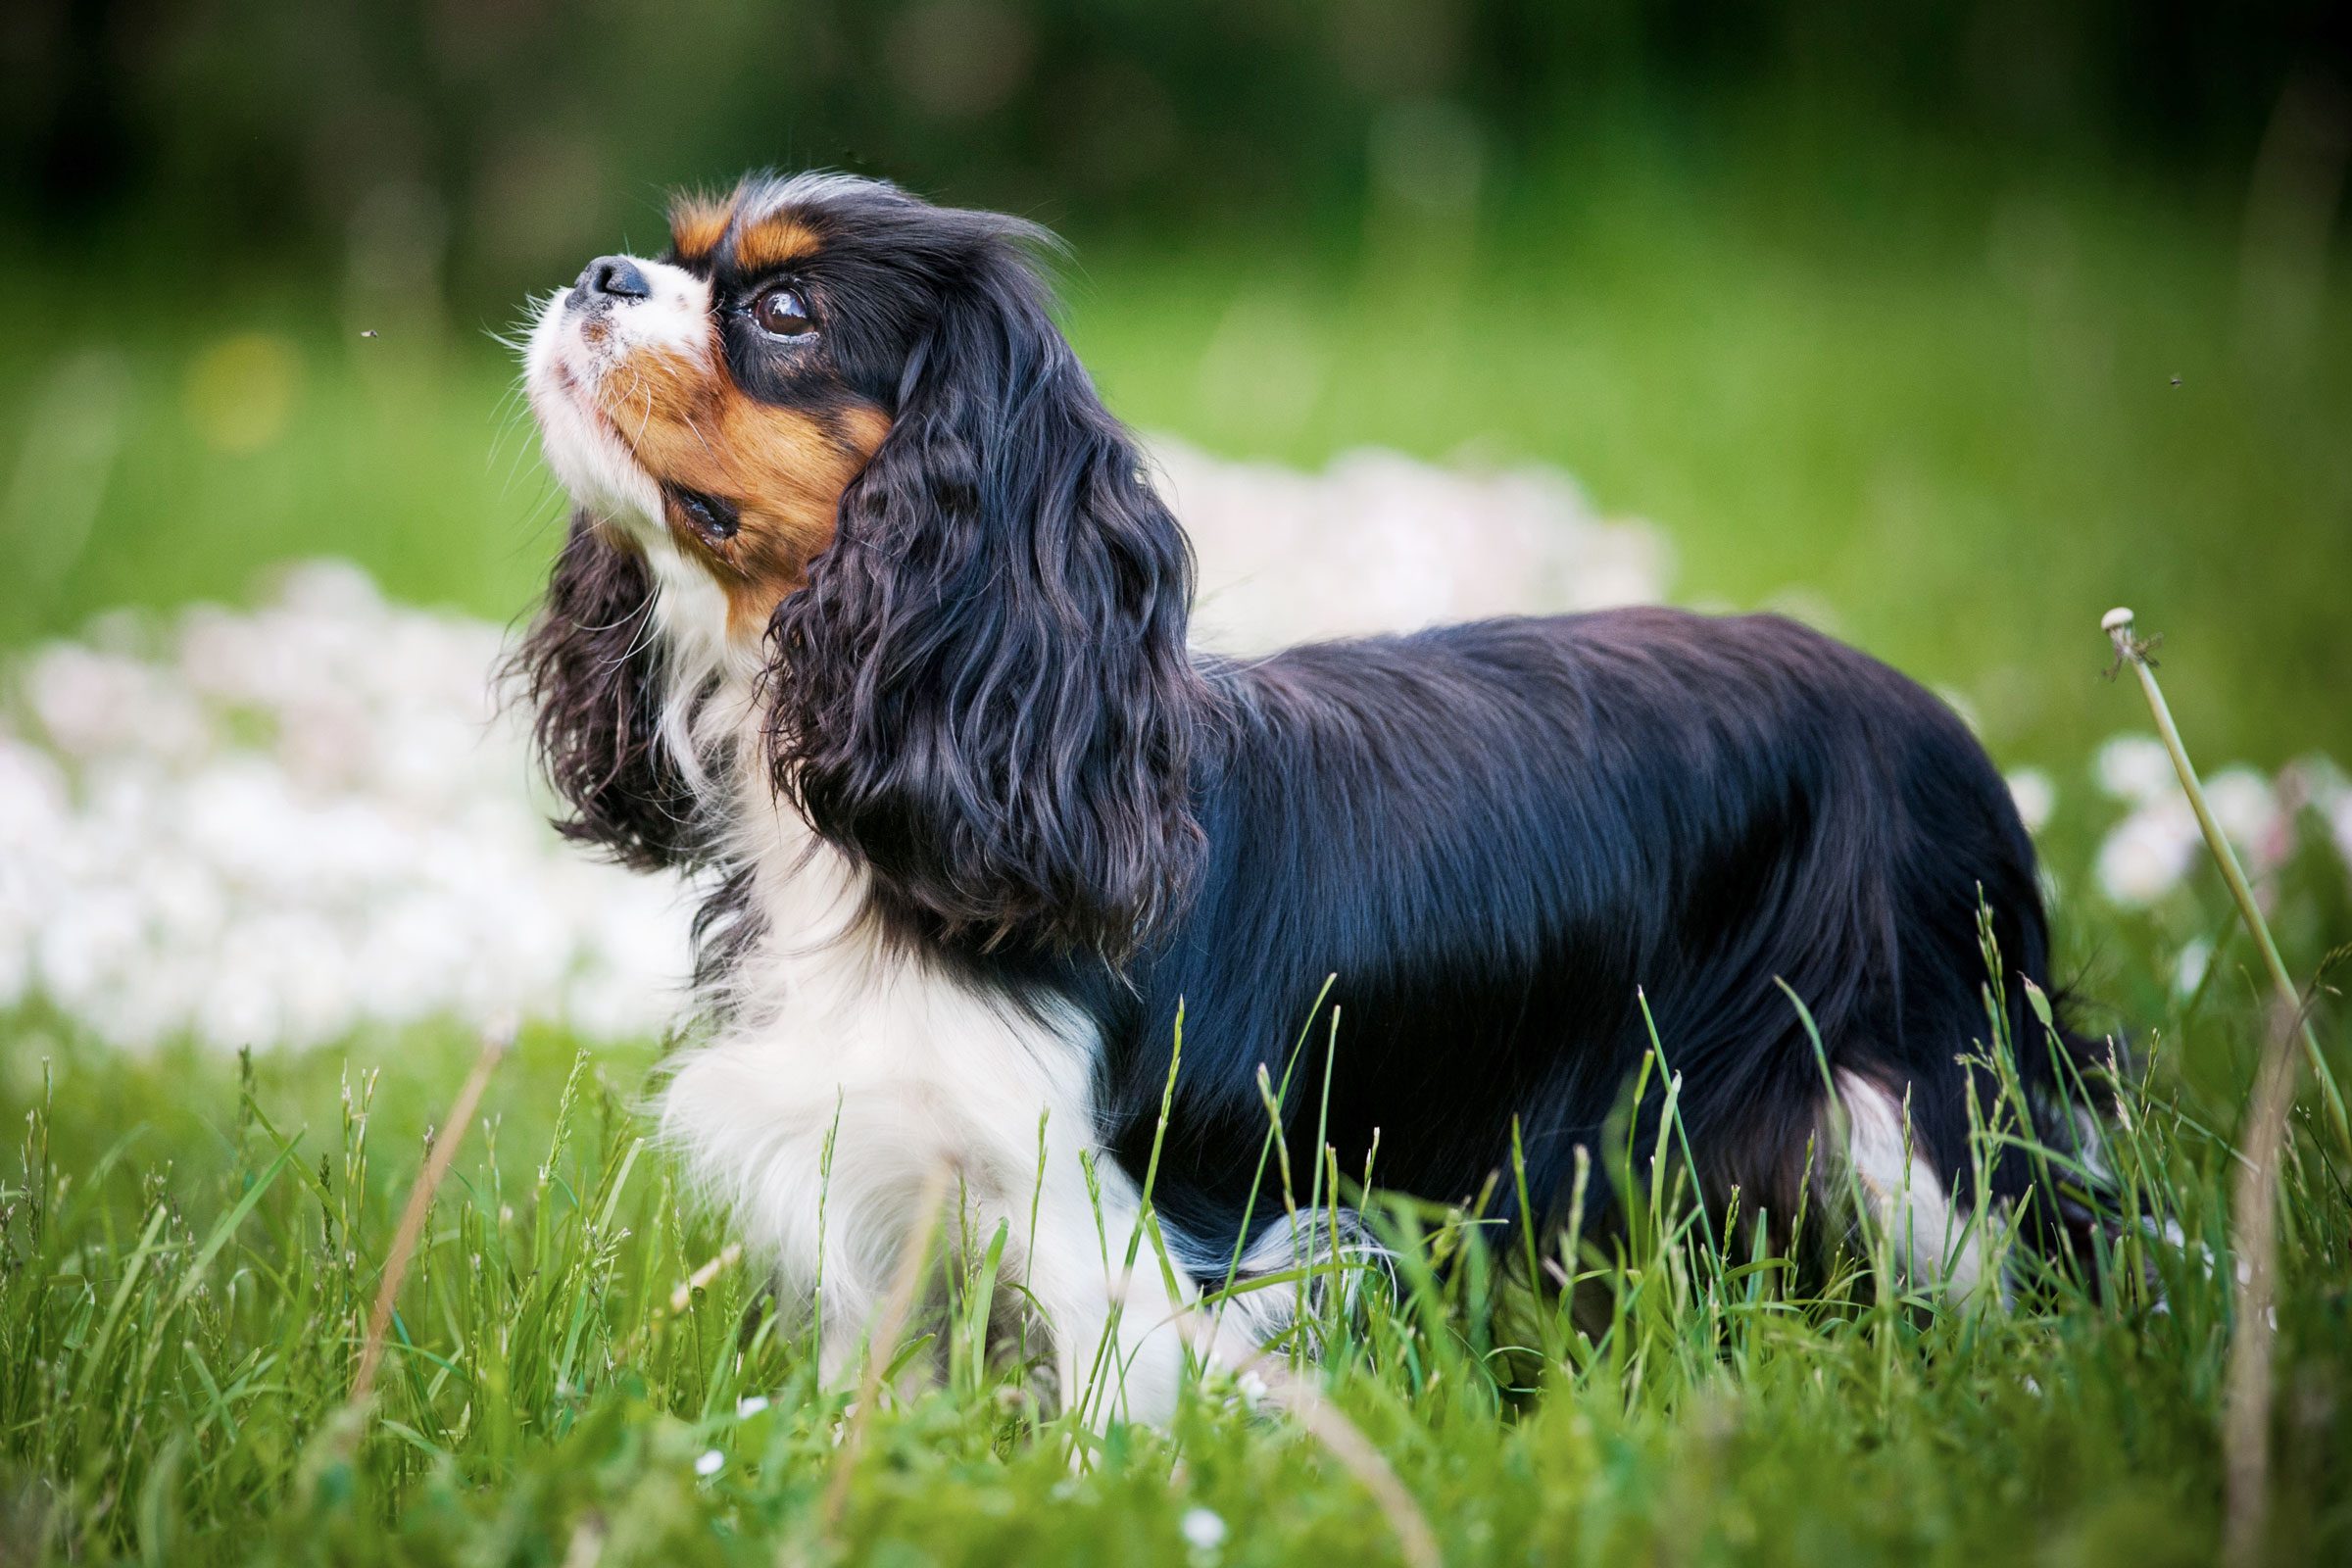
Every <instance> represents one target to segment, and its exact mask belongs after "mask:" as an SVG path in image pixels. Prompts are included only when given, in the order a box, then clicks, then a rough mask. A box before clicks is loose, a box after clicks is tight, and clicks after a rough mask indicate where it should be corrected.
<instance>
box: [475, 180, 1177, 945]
mask: <svg viewBox="0 0 2352 1568" xmlns="http://www.w3.org/2000/svg"><path fill="white" fill-rule="evenodd" d="M1047 242H1048V237H1047V236H1046V235H1045V234H1044V233H1043V231H1042V230H1039V229H1037V228H1036V227H1034V226H1033V225H1031V224H1028V223H1025V222H1022V221H1018V220H1015V219H1009V218H1005V217H1002V216H999V215H996V214H990V213H978V212H966V211H959V210H956V209H950V208H942V207H936V206H933V205H931V204H929V203H927V202H923V201H920V200H918V199H916V198H914V197H911V196H908V195H907V194H906V193H904V192H902V191H900V190H898V189H896V188H895V187H892V186H890V185H886V184H882V183H879V182H876V181H871V180H862V179H853V178H847V177H843V176H839V175H803V176H799V177H796V178H790V179H777V178H772V177H764V176H763V177H756V178H753V179H750V180H747V181H745V182H744V183H743V184H742V185H741V186H739V187H738V188H737V189H736V190H735V192H734V193H733V194H732V195H731V196H730V197H728V198H726V199H724V200H720V201H707V200H685V201H681V202H679V203H678V204H677V205H676V206H675V207H674V208H673V209H672V212H671V223H670V248H669V250H668V251H667V252H666V253H665V254H664V255H663V256H662V257H661V258H660V259H656V260H644V259H639V258H635V257H628V256H605V257H600V258H598V259H597V260H595V261H593V262H590V263H589V264H588V266H587V267H586V268H585V269H584V270H582V271H581V273H580V275H579V279H578V281H577V282H575V283H574V284H573V285H572V286H571V287H570V289H569V290H568V291H566V292H564V293H561V294H558V295H556V296H554V297H552V298H551V299H550V300H549V301H548V302H547V303H546V305H545V306H544V307H543V308H542V310H541V312H540V315H539V318H538V321H537V324H536V326H535V327H534V328H533V330H532V333H531V337H530V343H529V348H528V355H527V358H528V371H527V380H528V387H529V392H530V399H531V406H532V409H533V412H534V413H535V414H536V415H537V416H538V419H539V424H540V429H541V431H542V434H543V437H544V440H545V446H546V451H547V456H548V461H549V464H550V466H552V467H553V468H554V469H555V471H556V473H557V475H558V476H559V477H560V478H561V479H562V480H563V481H564V485H565V486H566V488H567V489H569V490H570V492H571V494H572V496H573V498H574V500H575V501H576V502H577V503H578V507H579V511H578V513H577V514H576V515H575V518H574V524H573V529H572V535H571V538H570V540H569V541H568V543H567V545H566V547H565V550H564V554H563V556H562V557H561V558H560V560H559V562H558V564H557V568H556V573H555V577H554V580H553V582H552V584H551V587H550V592H549V599H548V605H547V608H546V611H545V613H543V614H542V616H541V619H540V621H539V623H538V625H537V626H536V627H535V628H534V630H533V632H532V634H531V638H530V641H529V642H528V643H527V644H526V645H525V648H524V650H523V655H522V663H523V666H524V669H525V672H526V674H527V675H528V676H529V678H530V681H531V685H532V689H533V695H534V698H535V700H536V703H537V706H538V709H539V734H540V740H541V744H542V749H543V751H544V753H545V756H546V759H547V761H548V764H549V768H550V772H551V775H552V776H553V778H554V780H555V782H556V784H557V785H558V787H559V788H560V789H561V790H562V791H563V792H564V795H565V796H566V797H567V799H568V800H569V801H570V803H571V806H572V808H573V814H572V816H571V817H570V818H569V820H568V821H567V822H566V823H565V826H566V829H567V831H570V832H572V833H573V834H575V835H576V836H579V837H583V838H588V839H591V840H594V841H597V842H599V843H602V844H604V845H605V846H607V847H608V848H610V849H612V850H613V851H614V852H615V853H617V854H619V855H620V856H622V858H626V859H629V860H632V861H635V862H638V863H663V862H670V863H675V862H677V861H681V860H688V859H692V858H694V857H695V855H696V853H697V851H696V844H697V837H698V833H701V832H704V831H706V830H707V826H708V824H705V825H704V826H703V827H698V826H697V822H698V818H700V817H703V816H707V814H708V811H709V809H710V806H711V803H710V802H708V801H703V800H700V799H699V798H698V796H699V791H698V787H697V784H696V776H697V764H698V759H696V758H695V757H693V756H689V755H681V748H682V746H683V744H684V743H683V742H682V741H681V737H683V736H685V735H687V734H688V733H690V728H691V727H690V726H689V725H687V724H686V723H685V722H684V721H683V716H684V711H685V710H686V709H687V708H689V707H690V706H691V704H692V703H693V702H694V701H695V700H697V698H698V697H699V695H700V693H701V691H702V689H703V688H704V687H705V686H706V685H707V684H708V682H709V681H710V680H711V679H712V678H714V677H715V676H716V674H717V673H718V672H719V671H721V670H722V669H723V668H725V667H726V666H727V665H728V664H730V663H734V664H737V665H741V664H743V663H746V662H753V661H757V662H758V663H759V664H760V666H761V667H762V669H763V670H764V673H765V681H764V690H765V693H766V701H767V704H768V708H767V715H768V723H767V741H768V753H769V756H768V761H769V763H770V776H771V777H772V779H773V782H774V784H775V787H776V789H777V790H778V792H779V793H780V794H782V795H784V796H785V797H787V798H788V799H790V800H792V801H793V802H794V803H795V804H797V805H798V806H799V807H800V808H801V809H802V810H803V811H804V812H805V813H806V814H807V816H808V818H809V822H810V823H811V824H812V825H813V826H814V827H815V828H816V829H817V831H818V832H819V833H821V834H823V835H824V836H825V837H826V838H828V839H829V840H831V841H833V842H834V843H835V844H837V845H839V846H840V847H842V848H843V849H845V850H847V851H848V852H850V853H851V854H852V856H853V857H854V858H857V859H858V860H859V861H860V862H861V863H863V864H864V865H866V866H867V867H868V868H870V869H871V870H872V871H873V872H874V873H875V874H874V879H873V880H874V886H875V894H876V901H877V904H878V905H879V906H881V907H882V908H883V910H884V912H886V913H888V914H891V915H895V916H899V917H902V918H903V919H906V920H908V921H911V922H912V923H913V924H914V926H915V927H916V928H917V929H918V930H919V931H920V932H922V933H923V934H926V935H930V936H934V937H937V936H948V937H956V938H970V939H973V940H978V941H982V942H996V943H1006V942H1013V943H1019V944H1022V945H1029V946H1039V947H1083V948H1088V949H1093V950H1096V951H1100V952H1105V953H1110V954H1113V955H1117V954H1121V953H1124V952H1126V951H1129V950H1131V949H1132V948H1133V947H1134V946H1135V945H1136V943H1137V942H1138V941H1140V940H1141V939H1142V937H1143V936H1144V934H1145V933H1146V932H1147V931H1148V930H1149V929H1150V927H1151V926H1152V923H1153V922H1154V920H1155V918H1156V917H1157V916H1158V915H1159V914H1160V913H1162V912H1164V910H1165V909H1166V908H1167V907H1169V905H1170V903H1171V902H1172V901H1173V900H1175V899H1177V898H1180V897H1181V896H1182V889H1183V887H1184V885H1185V882H1186V879H1187V877H1188V875H1189V870H1190V864H1191V860H1192V858H1193V855H1194V852H1195V848H1196V846H1197V843H1198V840H1199V837H1200V830H1199V828H1198V827H1197V825H1196V824H1195V823H1194V822H1193V820H1192V817H1191V815H1190V812H1189V809H1188V805H1187V802H1188V799H1189V776H1188V765H1189V758H1190V748H1189V744H1188V729H1189V726H1190V724H1191V722H1192V711H1193V708H1194V707H1195V700H1196V699H1197V698H1198V696H1199V687H1198V682H1197V679H1196V677H1195V675H1194V673H1193V670H1192V667H1191V664H1190V662H1189V657H1188V655H1187V652H1186V649H1185V640H1184V633H1185V622H1186V615H1187V612H1188V608H1189V600H1190V595H1191V562H1190V558H1189V554H1188V551H1187V549H1186V546H1185V542H1184V538H1183V534H1182V532H1181V531H1180V530H1179V529H1178V528H1177V526H1176V523H1175V520H1174V519H1173V518H1172V517H1171V516H1170V515H1168V513H1167V511H1166V509H1165V508H1164V507H1163V506H1162V505H1161V504H1160V502H1159V500H1158V498H1157V497H1156V496H1155V495H1154V494H1153V493H1152V488H1151V486H1150V484H1149V482H1148V481H1147V480H1146V478H1145V477H1144V475H1143V472H1142V466H1141V460H1140V458H1139V456H1138V454H1137V452H1136V449H1135V447H1134V444H1133V442H1132V441H1131V440H1130V438H1129V437H1128V434H1127V432H1126V431H1125V429H1124V428H1122V427H1121V426H1120V425H1119V423H1118V422H1117V421H1116V420H1115V419H1113V418H1112V417H1110V415H1109V414H1108V413H1107V412H1106V411H1105V410H1104V409H1103V405H1102V403H1101V401H1100V400H1099V399H1098V398H1097V397H1096V395H1095V391H1094V388H1093V385H1092V384H1091V382H1090V381H1089V380H1088V378H1087V376H1086V372H1085V370H1084V368H1082V367H1080V366H1079V364H1078V363H1077V360H1076V358H1075V357H1074V356H1073V355H1072V354H1071V352H1070V350H1069V346H1068V344H1067V343H1066V342H1064V341H1063V339H1062V337H1061V335H1060V333H1059V332H1058V331H1057V330H1056V329H1055V327H1054V323H1053V320H1052V318H1051V315H1050V312H1049V298H1048V293H1047V290H1046V288H1045V286H1044V284H1043V282H1042V281H1041V279H1040V277H1039V275H1038V272H1037V270H1036V267H1035V265H1034V258H1035V255H1036V253H1037V251H1038V249H1039V248H1040V247H1041V246H1042V245H1044V244H1046V243H1047Z"/></svg>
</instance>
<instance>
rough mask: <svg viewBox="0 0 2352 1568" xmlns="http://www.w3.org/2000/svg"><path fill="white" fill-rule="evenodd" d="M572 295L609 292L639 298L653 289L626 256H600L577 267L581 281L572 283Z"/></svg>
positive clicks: (627, 297)
mask: <svg viewBox="0 0 2352 1568" xmlns="http://www.w3.org/2000/svg"><path fill="white" fill-rule="evenodd" d="M571 291H572V293H573V295H575V296H595V295H600V294H603V295H610V296H612V297H613V298H615V299H624V300H641V299H645V298H647V297H648V296H649V295H651V294H652V293H653V292H654V288H653V285H652V284H651V283H648V282H647V281H646V280H645V273H643V272H642V271H639V270H638V269H637V264H636V263H635V262H632V261H630V260H629V259H628V258H627V257H626V256H599V257H598V258H597V259H596V260H595V261H593V262H590V263H589V264H588V265H587V266H586V267H584V268H582V269H581V270H580V280H579V281H578V282H577V283H574V284H573V285H572V288H571Z"/></svg>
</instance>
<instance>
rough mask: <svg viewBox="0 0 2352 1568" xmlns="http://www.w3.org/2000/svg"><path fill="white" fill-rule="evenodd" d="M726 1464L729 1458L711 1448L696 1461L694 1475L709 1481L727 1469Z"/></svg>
mask: <svg viewBox="0 0 2352 1568" xmlns="http://www.w3.org/2000/svg"><path fill="white" fill-rule="evenodd" d="M726 1463H727V1456H726V1455H725V1454H723V1453H721V1452H719V1451H718V1450H717V1449H716V1448H711V1449H709V1450H707V1451H706V1452H705V1453H704V1454H703V1456H702V1457H701V1458H699V1459H697V1460H695V1461H694V1473H695V1474H696V1475H698V1476H701V1477H703V1478H704V1479H705V1480H708V1479H710V1478H711V1476H714V1475H716V1474H718V1473H719V1471H721V1470H723V1469H725V1468H726Z"/></svg>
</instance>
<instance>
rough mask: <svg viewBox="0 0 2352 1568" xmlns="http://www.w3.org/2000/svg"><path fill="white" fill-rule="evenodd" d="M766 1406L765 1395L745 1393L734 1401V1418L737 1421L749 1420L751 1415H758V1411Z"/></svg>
mask: <svg viewBox="0 0 2352 1568" xmlns="http://www.w3.org/2000/svg"><path fill="white" fill-rule="evenodd" d="M766 1408H767V1396H766V1395H764V1394H747V1395H745V1396H744V1397H742V1398H740V1399H737V1400H736V1401H735V1419H736V1420H738V1421H749V1420H750V1419H751V1418H752V1417H754V1416H756V1415H758V1414H759V1413H760V1411H762V1410H764V1409H766Z"/></svg>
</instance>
